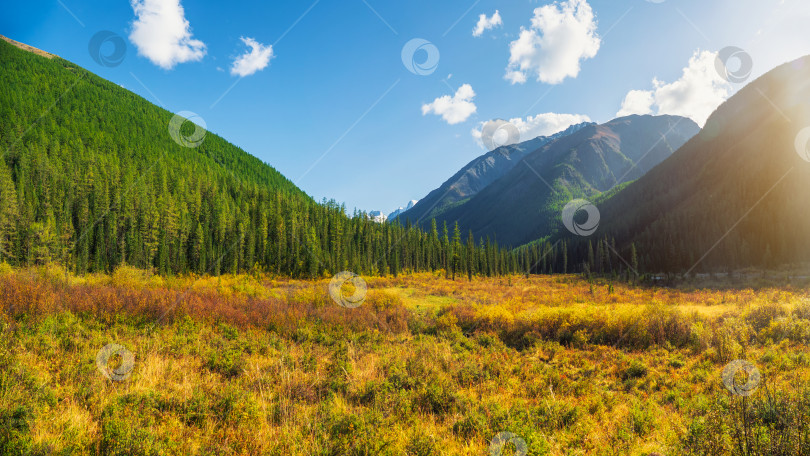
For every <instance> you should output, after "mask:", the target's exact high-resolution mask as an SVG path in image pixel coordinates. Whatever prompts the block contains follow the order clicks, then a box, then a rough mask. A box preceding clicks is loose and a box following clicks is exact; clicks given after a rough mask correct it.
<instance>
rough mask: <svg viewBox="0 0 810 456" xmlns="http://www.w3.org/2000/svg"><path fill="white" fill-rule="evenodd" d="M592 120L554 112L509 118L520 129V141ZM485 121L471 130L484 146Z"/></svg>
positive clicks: (577, 115)
mask: <svg viewBox="0 0 810 456" xmlns="http://www.w3.org/2000/svg"><path fill="white" fill-rule="evenodd" d="M590 121H591V119H590V117H588V116H586V115H581V114H557V113H554V112H547V113H543V114H537V115H536V116H528V117H526V118H525V119H523V118H521V117H517V118H514V119H509V123H511V124H512V125H514V126H515V127H517V129H518V131H519V132H520V139H519V142H523V141H528V140H530V139H534V138H536V137H538V136H550V135H553V134H554V133H559V132H561V131H563V130H565V129H566V128H568V127H570V126H571V125H576V124H579V123H582V122H590ZM484 123H485V122H481V123H479V124H478V126H477V127H476V128H473V130H472V132H471V133H472V136H473V138H475V141H476V142H477V143H478V145H479V146H481V147H482V148H485V147H484V144H483V142H482V141H481V130H482V129H483V126H484ZM502 145H508V144H502Z"/></svg>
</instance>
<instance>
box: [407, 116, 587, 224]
mask: <svg viewBox="0 0 810 456" xmlns="http://www.w3.org/2000/svg"><path fill="white" fill-rule="evenodd" d="M589 125H593V124H592V123H581V124H577V125H572V126H570V127H568V128H567V129H565V130H563V131H561V132H559V133H555V134H553V135H551V136H538V137H537V138H534V139H531V140H529V141H524V142H522V143H518V144H512V145H509V146H502V147H498V148H497V149H494V150H492V151H490V152H488V153H486V154H484V155H481V156H480V157H478V158H476V159H475V160H473V161H471V162H469V163H467V165H466V166H464V167H463V168H461V169H460V170H459V171H458V172H457V173H456V174H454V175H453V177H451V178H450V179H448V180H447V181H446V182H445V183H443V184H442V185H441V187H439V188H437V189H436V190H433V191H432V192H430V193H428V195H427V196H426V197H424V198H423V199H422V200H420V201H419V202H418V203H417V204H416V205H415V206H414V207H413V208H412V209H410V208H409V209H408V210H407V211H403V212H400V213H399V214H397V216H402V217H403V220H404V219H405V218H408V219H410V220H411V221H416V220H420V221H425V220H430V219H431V218H435V217H438V216H439V214H441V213H442V212H444V211H446V210H448V209H450V208H452V207H453V206H456V205H458V204H460V203H463V202H464V201H466V200H468V199H469V198H470V197H472V196H474V195H475V194H476V193H478V192H480V191H481V190H483V189H484V188H486V187H487V186H488V185H490V184H492V183H493V182H495V181H496V180H498V179H499V178H501V177H502V176H503V175H504V174H506V173H507V172H509V170H511V169H512V168H514V166H515V164H517V163H518V162H519V161H520V160H521V159H522V158H523V157H525V156H526V155H527V154H529V153H531V152H533V151H535V150H537V149H539V148H541V147H543V146H545V145H546V144H548V143H550V142H552V141H555V140H557V139H559V138H562V137H564V136H568V135H570V134H572V133H574V132H576V131H579V130H581V129H582V128H585V127H587V126H589ZM405 214H407V215H405Z"/></svg>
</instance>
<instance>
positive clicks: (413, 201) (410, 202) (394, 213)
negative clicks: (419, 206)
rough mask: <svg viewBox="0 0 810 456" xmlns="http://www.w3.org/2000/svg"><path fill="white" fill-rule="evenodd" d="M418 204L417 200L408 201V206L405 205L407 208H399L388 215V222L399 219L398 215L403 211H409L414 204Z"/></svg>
mask: <svg viewBox="0 0 810 456" xmlns="http://www.w3.org/2000/svg"><path fill="white" fill-rule="evenodd" d="M418 202H419V200H410V201H408V205H407V206H405V207H400V208H398V209H397V210H395V211H394V212H392V213H390V214H388V220H393V219H395V218H397V217H399V215H400V214H402V213H403V212H405V211H407V210H409V209H411V208H412V207H414V206H415V205H416V203H418Z"/></svg>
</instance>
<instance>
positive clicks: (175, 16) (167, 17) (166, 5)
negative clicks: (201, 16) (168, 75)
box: [129, 0, 206, 70]
mask: <svg viewBox="0 0 810 456" xmlns="http://www.w3.org/2000/svg"><path fill="white" fill-rule="evenodd" d="M130 4H131V6H132V9H133V10H134V11H135V21H134V22H133V23H132V32H131V33H130V34H129V39H130V41H132V44H134V45H135V47H136V48H137V49H138V55H141V56H144V57H146V58H147V59H149V60H151V61H152V63H154V64H155V65H157V66H159V67H161V68H164V69H167V70H168V69H171V68H173V67H174V66H175V65H176V64H178V63H183V62H191V61H197V60H201V59H202V58H203V56H205V52H206V48H205V43H203V42H202V41H200V40H195V39H193V38H192V37H191V26H190V25H189V23H188V21H187V20H186V17H185V12H184V11H183V6H182V5H180V0H131V3H130Z"/></svg>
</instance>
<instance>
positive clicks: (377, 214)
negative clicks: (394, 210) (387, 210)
mask: <svg viewBox="0 0 810 456" xmlns="http://www.w3.org/2000/svg"><path fill="white" fill-rule="evenodd" d="M368 218H369V220H371V221H374V222H377V223H383V222H384V221H386V220H388V217H386V216H385V214H383V213H382V211H371V212H369V213H368Z"/></svg>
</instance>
